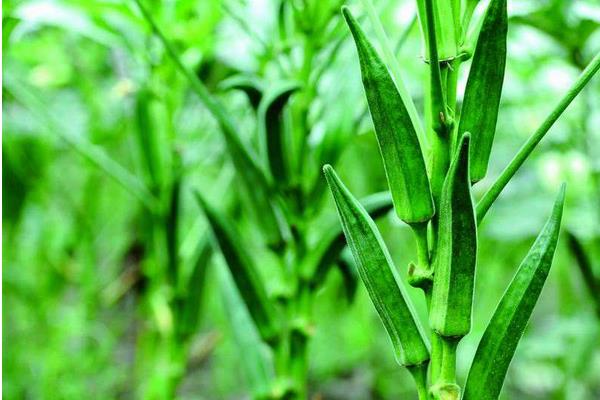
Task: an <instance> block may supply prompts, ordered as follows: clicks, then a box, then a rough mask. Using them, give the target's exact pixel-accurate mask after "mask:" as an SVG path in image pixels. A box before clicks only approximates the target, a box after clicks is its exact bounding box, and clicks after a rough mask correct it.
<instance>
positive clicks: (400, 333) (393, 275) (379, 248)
mask: <svg viewBox="0 0 600 400" xmlns="http://www.w3.org/2000/svg"><path fill="white" fill-rule="evenodd" d="M323 171H324V173H325V177H326V178H327V183H328V184H329V188H330V189H331V193H332V194H333V199H334V201H335V205H336V207H337V210H338V214H339V217H340V221H341V223H342V229H343V231H344V234H345V236H346V240H347V242H348V247H349V248H350V250H351V252H352V255H353V256H354V260H355V261H356V265H357V268H358V272H359V275H360V277H361V279H362V281H363V282H364V284H365V287H366V288H367V292H368V293H369V297H370V298H371V301H372V302H373V304H374V305H375V309H376V310H377V313H378V314H379V316H380V318H381V321H382V322H383V325H384V327H385V329H386V331H387V333H388V335H389V336H390V339H391V341H392V344H393V346H394V350H395V355H396V360H397V361H398V363H399V364H400V365H404V366H416V365H421V364H423V363H425V362H427V361H428V360H429V350H428V345H427V344H426V341H425V339H424V336H423V333H422V329H421V326H420V324H419V322H418V320H417V318H416V317H415V312H414V310H413V307H412V304H411V303H410V300H409V298H408V297H407V295H406V293H405V290H404V288H403V286H402V283H401V281H400V279H399V278H398V276H397V272H396V268H395V266H394V265H393V263H392V259H391V257H390V255H389V253H388V251H387V248H386V246H385V244H384V242H383V239H382V237H381V235H380V234H379V231H378V230H377V227H376V226H375V223H374V222H373V220H372V219H371V217H369V214H368V213H367V212H366V210H365V209H364V207H363V206H362V205H361V204H360V203H359V202H358V200H356V199H355V198H354V196H352V194H351V193H350V191H349V190H348V189H347V188H346V187H345V186H344V184H343V183H342V181H341V180H340V178H339V177H338V176H337V174H336V173H335V171H334V170H333V168H332V167H331V166H330V165H326V166H325V167H324V168H323Z"/></svg>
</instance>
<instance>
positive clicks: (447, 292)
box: [429, 133, 477, 337]
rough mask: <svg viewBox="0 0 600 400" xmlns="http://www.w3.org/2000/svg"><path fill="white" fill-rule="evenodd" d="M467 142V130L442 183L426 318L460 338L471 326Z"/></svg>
mask: <svg viewBox="0 0 600 400" xmlns="http://www.w3.org/2000/svg"><path fill="white" fill-rule="evenodd" d="M469 141H470V135H469V134H468V133H467V134H465V135H464V136H463V137H462V138H461V141H460V143H459V146H458V148H457V151H456V156H455V157H454V160H453V161H452V164H451V165H450V170H449V171H448V176H447V177H446V180H445V182H444V186H443V190H442V197H441V203H440V222H439V230H438V246H437V249H436V253H435V255H434V260H433V265H434V278H433V293H432V299H431V314H430V317H429V321H430V324H431V327H432V329H434V330H435V331H436V332H438V333H439V334H440V335H442V336H446V337H462V336H465V335H466V334H467V333H469V331H470V329H471V308H472V303H473V285H474V281H475V264H476V257H477V222H476V219H475V208H474V206H473V199H472V196H471V181H470V179H469Z"/></svg>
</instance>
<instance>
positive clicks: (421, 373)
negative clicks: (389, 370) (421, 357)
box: [406, 362, 428, 400]
mask: <svg viewBox="0 0 600 400" xmlns="http://www.w3.org/2000/svg"><path fill="white" fill-rule="evenodd" d="M427 365H428V363H427V362H424V363H422V364H419V365H411V366H408V367H406V368H407V369H408V372H410V374H411V375H412V377H413V379H414V381H415V385H416V386H417V394H418V396H419V400H427V398H428V393H427Z"/></svg>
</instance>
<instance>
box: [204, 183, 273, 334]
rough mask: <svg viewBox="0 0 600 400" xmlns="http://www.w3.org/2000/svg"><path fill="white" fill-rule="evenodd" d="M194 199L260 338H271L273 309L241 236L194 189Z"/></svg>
mask: <svg viewBox="0 0 600 400" xmlns="http://www.w3.org/2000/svg"><path fill="white" fill-rule="evenodd" d="M196 199H197V201H198V204H199V205H200V208H201V209H202V211H203V212H204V215H205V216H206V218H207V220H208V224H209V226H210V229H211V231H212V233H213V237H214V239H215V242H216V244H217V245H218V247H219V249H220V250H221V254H222V255H223V258H225V261H226V264H227V266H228V267H229V270H230V271H231V276H232V277H233V280H234V282H235V284H236V286H237V288H238V290H239V292H240V295H241V296H242V298H243V299H244V302H245V303H246V306H247V307H248V311H249V312H250V315H251V316H252V319H253V320H254V322H255V324H256V327H257V329H258V331H259V332H260V335H261V337H262V338H263V340H264V341H265V342H270V341H272V340H273V339H274V338H275V336H276V332H277V323H276V317H275V310H274V309H273V307H272V304H271V303H270V302H269V299H268V297H267V293H266V290H265V286H264V284H263V283H262V282H261V279H260V276H259V275H258V273H257V270H256V267H255V265H254V263H253V262H252V259H251V257H250V255H249V254H248V253H247V251H246V250H245V249H244V248H243V246H241V245H240V243H239V238H240V237H241V236H240V235H238V234H237V232H236V231H235V228H234V227H233V225H230V224H229V223H228V221H227V220H226V219H225V218H224V216H223V215H221V214H220V213H219V212H218V211H217V210H216V209H214V208H213V207H211V206H210V205H209V204H208V203H207V202H206V201H205V200H204V198H203V197H202V195H201V194H200V193H199V192H196Z"/></svg>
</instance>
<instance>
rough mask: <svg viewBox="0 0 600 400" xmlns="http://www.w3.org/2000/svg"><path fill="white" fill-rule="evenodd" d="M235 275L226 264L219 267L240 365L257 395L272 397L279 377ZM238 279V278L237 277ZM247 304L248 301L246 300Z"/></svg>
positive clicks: (219, 277) (218, 274) (221, 289)
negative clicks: (274, 383)
mask: <svg viewBox="0 0 600 400" xmlns="http://www.w3.org/2000/svg"><path fill="white" fill-rule="evenodd" d="M231 278H232V277H231V275H230V274H229V273H227V271H226V270H225V269H223V268H221V269H219V270H218V271H217V279H218V282H219V289H220V290H219V292H220V294H221V297H222V298H223V303H224V305H225V312H226V314H227V320H228V322H229V326H230V329H231V331H232V332H233V339H234V341H235V344H236V345H237V350H238V352H239V354H240V355H241V356H240V357H239V362H240V367H241V370H242V371H243V374H244V377H245V378H246V380H247V383H248V386H249V387H250V390H251V391H252V393H253V395H254V396H253V398H255V399H267V398H270V396H268V395H269V392H270V391H271V387H270V386H271V383H272V382H273V380H274V377H275V371H274V368H273V365H272V361H271V359H270V358H269V353H268V349H267V348H266V347H265V345H264V343H262V342H261V340H260V339H261V338H260V336H259V334H258V333H257V331H256V326H255V325H254V324H253V323H252V319H251V316H250V315H248V308H247V307H246V306H244V303H243V301H242V299H241V298H240V295H239V292H238V291H236V288H235V286H234V284H233V282H232V279H231ZM234 281H235V280H234ZM246 305H247V304H246Z"/></svg>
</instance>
